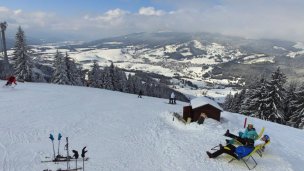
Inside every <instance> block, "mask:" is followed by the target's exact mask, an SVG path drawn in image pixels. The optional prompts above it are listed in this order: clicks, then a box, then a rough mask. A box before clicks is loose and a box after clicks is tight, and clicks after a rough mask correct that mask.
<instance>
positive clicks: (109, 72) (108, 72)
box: [102, 67, 115, 90]
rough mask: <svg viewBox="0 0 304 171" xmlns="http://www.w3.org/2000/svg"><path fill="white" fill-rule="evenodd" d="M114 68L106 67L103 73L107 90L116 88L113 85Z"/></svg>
mask: <svg viewBox="0 0 304 171" xmlns="http://www.w3.org/2000/svg"><path fill="white" fill-rule="evenodd" d="M113 76H114V69H112V68H111V67H105V68H104V70H103V73H102V80H103V88H105V89H107V90H115V89H114V85H113Z"/></svg>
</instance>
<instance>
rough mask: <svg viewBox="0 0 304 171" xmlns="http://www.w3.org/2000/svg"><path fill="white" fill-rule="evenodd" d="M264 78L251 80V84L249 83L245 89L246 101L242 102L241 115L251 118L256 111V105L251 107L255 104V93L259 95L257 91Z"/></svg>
mask: <svg viewBox="0 0 304 171" xmlns="http://www.w3.org/2000/svg"><path fill="white" fill-rule="evenodd" d="M262 78H263V77H262ZM262 78H256V79H253V80H250V81H251V82H250V83H248V85H247V87H246V88H245V94H244V99H243V101H242V102H241V108H240V113H242V114H244V115H247V116H249V115H251V114H253V113H254V112H255V111H256V108H254V107H253V106H254V105H253V106H251V105H252V104H253V103H254V102H253V101H252V100H253V99H254V96H255V93H257V92H256V90H257V89H258V87H259V86H260V85H259V83H260V81H261V80H262Z"/></svg>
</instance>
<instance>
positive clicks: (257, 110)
mask: <svg viewBox="0 0 304 171" xmlns="http://www.w3.org/2000/svg"><path fill="white" fill-rule="evenodd" d="M266 85H267V82H266V80H265V78H264V77H262V78H261V79H260V81H259V83H258V85H257V86H256V87H255V89H252V90H251V91H252V96H251V97H250V98H251V100H250V103H249V106H248V108H249V109H252V112H253V113H252V114H251V115H250V116H253V117H257V118H260V119H263V120H267V113H266V110H267V107H266V104H265V98H266V96H267V88H266Z"/></svg>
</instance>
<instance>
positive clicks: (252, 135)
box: [224, 124, 258, 145]
mask: <svg viewBox="0 0 304 171" xmlns="http://www.w3.org/2000/svg"><path fill="white" fill-rule="evenodd" d="M224 135H225V136H227V137H230V138H233V139H236V140H237V141H239V142H240V143H242V144H243V145H244V144H246V143H251V144H253V143H254V140H256V139H257V138H258V134H257V132H256V131H255V128H254V127H253V124H248V126H247V128H246V129H245V131H244V132H239V136H236V135H234V134H231V133H230V132H229V129H228V130H227V131H226V133H225V134H224ZM226 142H227V144H229V143H230V144H233V142H234V141H233V140H228V139H226Z"/></svg>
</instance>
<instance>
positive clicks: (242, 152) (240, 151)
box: [234, 146, 254, 159]
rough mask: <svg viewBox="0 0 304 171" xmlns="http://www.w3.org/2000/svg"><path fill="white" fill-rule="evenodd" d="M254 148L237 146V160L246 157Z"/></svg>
mask: <svg viewBox="0 0 304 171" xmlns="http://www.w3.org/2000/svg"><path fill="white" fill-rule="evenodd" d="M253 149H254V147H248V146H238V147H237V148H236V149H235V152H234V153H235V154H236V155H237V156H238V158H239V159H241V158H243V157H245V156H247V155H248V154H250V153H251V152H252V151H253Z"/></svg>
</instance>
